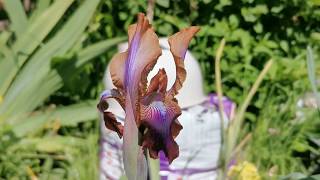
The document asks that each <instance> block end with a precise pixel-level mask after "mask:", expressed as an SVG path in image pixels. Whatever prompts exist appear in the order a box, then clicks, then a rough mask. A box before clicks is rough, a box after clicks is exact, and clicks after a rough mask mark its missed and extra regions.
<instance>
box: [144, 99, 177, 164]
mask: <svg viewBox="0 0 320 180" xmlns="http://www.w3.org/2000/svg"><path fill="white" fill-rule="evenodd" d="M150 96H152V97H146V99H148V100H146V101H143V102H142V103H143V105H142V109H141V125H142V126H145V127H146V128H147V132H146V133H145V136H144V138H143V143H142V145H143V146H144V147H146V148H148V149H149V152H150V156H151V157H153V158H158V153H159V151H161V150H163V151H164V153H165V154H166V156H167V157H168V159H169V161H170V163H171V162H172V161H173V160H174V159H175V158H176V157H178V155H179V147H178V145H177V144H176V142H175V141H174V139H173V137H174V136H173V134H175V135H176V134H178V133H179V132H173V131H172V130H174V131H180V130H181V128H182V127H181V125H180V124H179V123H177V121H176V119H177V117H178V116H180V114H181V110H180V107H179V106H178V104H177V102H175V101H172V100H171V99H169V98H168V97H161V94H157V93H155V94H150ZM173 124H175V125H173ZM179 125H180V127H181V128H177V127H178V126H179ZM172 127H174V128H172Z"/></svg>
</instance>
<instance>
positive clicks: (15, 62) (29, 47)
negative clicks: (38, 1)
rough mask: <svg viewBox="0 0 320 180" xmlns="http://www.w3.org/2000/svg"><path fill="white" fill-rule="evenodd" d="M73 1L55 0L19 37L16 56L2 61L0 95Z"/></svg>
mask: <svg viewBox="0 0 320 180" xmlns="http://www.w3.org/2000/svg"><path fill="white" fill-rule="evenodd" d="M8 1H11V0H8ZM73 1H74V0H57V1H55V3H54V4H53V5H52V6H50V8H48V9H47V10H46V11H44V13H42V14H41V16H39V17H38V18H37V19H36V20H35V21H34V22H33V23H32V24H29V26H28V28H27V30H26V31H25V33H24V35H23V36H22V37H21V38H18V39H17V41H16V42H15V43H14V45H13V47H12V50H13V52H14V56H13V57H11V58H8V59H6V60H4V61H1V62H0V96H3V95H4V94H5V92H6V91H7V90H8V88H9V86H10V84H11V82H12V81H13V79H14V77H15V76H16V74H17V72H18V71H19V68H21V66H22V64H24V62H25V61H26V60H27V59H28V58H29V57H30V55H31V54H32V53H33V51H34V50H35V49H36V48H37V47H38V46H39V45H41V43H42V41H43V39H44V38H45V37H46V36H47V35H48V34H49V32H50V31H51V30H52V29H53V27H54V26H55V25H56V24H57V23H58V21H59V20H60V19H61V17H62V16H63V15H64V13H65V11H66V10H67V9H68V8H69V6H70V5H71V4H72V2H73ZM44 24H45V26H44Z"/></svg>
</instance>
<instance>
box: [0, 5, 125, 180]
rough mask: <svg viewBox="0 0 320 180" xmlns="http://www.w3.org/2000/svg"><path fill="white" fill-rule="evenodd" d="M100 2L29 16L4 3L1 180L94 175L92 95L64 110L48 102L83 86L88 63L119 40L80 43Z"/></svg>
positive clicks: (51, 7)
mask: <svg viewBox="0 0 320 180" xmlns="http://www.w3.org/2000/svg"><path fill="white" fill-rule="evenodd" d="M98 4H99V0H90V1H89V0H86V1H83V2H74V0H56V1H54V2H53V3H52V4H51V3H50V1H46V0H44V1H38V2H37V4H36V9H35V10H34V11H33V13H36V15H34V14H28V15H27V14H26V13H25V12H24V9H23V6H22V4H21V2H20V1H18V0H13V1H11V0H7V1H4V5H5V10H6V13H7V15H8V17H9V20H10V22H11V25H10V26H9V29H8V31H3V32H1V34H0V37H1V38H0V44H1V45H0V46H1V48H0V99H1V100H0V144H1V148H0V179H28V177H29V178H31V179H32V178H33V176H38V177H39V178H40V179H52V178H53V179H86V178H87V177H88V176H90V177H97V172H98V168H97V158H98V156H97V153H98V152H97V150H98V147H97V144H96V143H97V140H98V132H97V129H98V123H97V122H87V121H89V120H95V119H97V111H96V109H95V106H96V105H95V99H96V96H97V93H95V94H93V95H92V96H90V98H87V99H88V100H87V101H81V102H79V101H74V102H65V103H64V104H65V105H68V106H61V105H63V104H62V103H60V104H58V107H56V105H55V102H54V101H51V100H50V99H51V98H52V96H54V93H59V91H58V90H60V89H63V88H65V89H75V88H76V87H78V86H79V84H81V83H83V84H85V82H86V81H85V79H84V78H81V73H83V72H84V71H85V70H86V69H88V67H86V65H87V64H88V62H90V61H91V60H94V58H95V57H97V56H98V55H101V54H103V53H105V52H106V51H107V50H109V49H110V48H111V47H113V46H115V45H116V44H118V43H119V42H121V41H123V39H124V38H123V37H116V38H112V39H111V38H109V39H107V40H106V39H104V40H103V41H99V42H94V43H91V42H86V41H87V40H88V39H89V38H88V36H87V33H86V29H87V26H88V24H89V23H90V22H91V20H92V17H93V15H94V12H95V10H96V8H97V7H98ZM65 14H68V15H65ZM87 81H90V80H89V79H87ZM80 82H81V83H80ZM87 84H88V83H87ZM75 86H76V87H75ZM81 88H87V86H84V85H83V86H81ZM81 88H78V89H81ZM97 91H98V90H97ZM73 103H75V104H73ZM46 104H50V106H46ZM81 126H84V127H83V129H82V130H83V132H81V133H79V132H78V130H79V129H78V128H81ZM74 127H78V128H74ZM72 129H73V130H72ZM74 129H76V131H75V130H74ZM70 130H72V131H71V132H70V133H69V131H70ZM26 137H28V138H26ZM83 154H89V155H88V156H86V157H83ZM70 164H72V166H70ZM87 167H90V168H87Z"/></svg>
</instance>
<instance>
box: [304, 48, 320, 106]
mask: <svg viewBox="0 0 320 180" xmlns="http://www.w3.org/2000/svg"><path fill="white" fill-rule="evenodd" d="M307 67H308V77H309V81H310V84H311V88H312V91H313V93H314V95H315V96H316V99H317V105H318V108H319V107H320V95H319V93H318V90H317V80H316V70H315V69H316V66H315V63H314V57H313V53H312V49H311V47H310V46H308V47H307Z"/></svg>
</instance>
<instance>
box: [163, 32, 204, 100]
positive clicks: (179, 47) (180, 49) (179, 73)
mask: <svg viewBox="0 0 320 180" xmlns="http://www.w3.org/2000/svg"><path fill="white" fill-rule="evenodd" d="M198 31H199V27H197V26H192V27H189V28H186V29H183V30H181V31H180V32H178V33H176V34H174V35H172V36H170V37H169V40H168V41H169V45H170V51H171V53H172V55H173V58H174V62H175V64H176V80H175V82H174V84H173V86H172V87H171V88H170V90H169V91H168V92H169V95H171V96H174V95H176V94H178V90H179V89H181V87H182V84H183V82H184V81H185V79H186V70H185V68H184V57H185V55H186V52H187V48H188V45H189V42H190V41H191V39H192V37H193V36H194V35H195V34H196V33H197V32H198Z"/></svg>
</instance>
